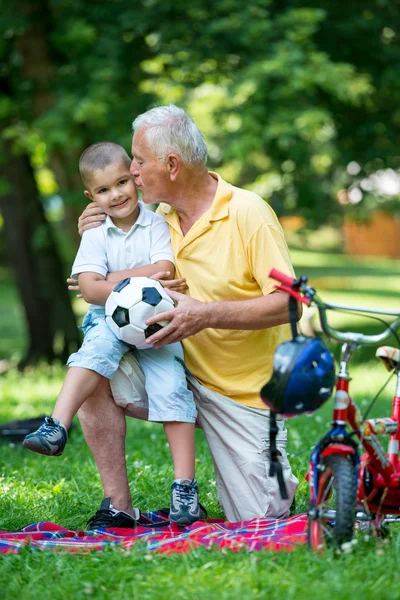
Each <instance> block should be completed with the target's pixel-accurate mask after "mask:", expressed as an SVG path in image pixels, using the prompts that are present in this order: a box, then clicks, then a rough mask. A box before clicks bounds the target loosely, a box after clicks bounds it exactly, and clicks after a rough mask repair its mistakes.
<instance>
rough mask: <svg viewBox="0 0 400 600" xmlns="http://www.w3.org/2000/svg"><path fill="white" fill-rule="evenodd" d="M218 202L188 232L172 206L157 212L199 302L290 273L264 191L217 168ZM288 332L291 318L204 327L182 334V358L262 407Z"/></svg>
mask: <svg viewBox="0 0 400 600" xmlns="http://www.w3.org/2000/svg"><path fill="white" fill-rule="evenodd" d="M210 175H211V176H212V177H214V178H215V179H217V180H218V187H217V191H216V195H215V198H214V201H213V204H212V205H211V207H210V208H209V210H208V211H207V212H206V213H205V214H203V215H202V216H201V217H200V219H199V220H198V221H196V223H195V224H194V225H193V226H192V228H191V229H190V230H189V231H188V233H187V234H186V235H185V236H183V235H182V231H181V227H180V223H179V218H178V215H177V213H176V211H175V210H174V209H172V208H171V207H170V206H168V205H166V204H161V205H160V206H159V208H158V212H159V213H160V214H162V215H163V216H164V217H165V219H166V221H167V222H168V224H169V227H170V233H171V241H172V247H173V250H174V254H175V261H176V276H177V277H186V281H187V284H188V286H189V294H190V296H192V297H193V298H196V299H197V300H201V301H202V302H215V301H221V302H223V301H226V300H246V299H248V300H250V299H251V298H257V297H259V296H261V295H265V294H269V293H271V292H273V291H274V289H275V288H274V285H275V282H274V281H273V280H271V279H270V278H269V277H268V273H269V271H270V269H272V268H273V267H275V268H276V269H279V270H280V271H283V272H284V273H286V274H288V275H293V269H292V265H291V261H290V258H289V252H288V248H287V245H286V242H285V239H284V236H283V232H282V228H281V226H280V224H279V222H278V219H277V217H276V215H275V213H274V211H273V210H272V209H271V207H270V206H269V205H268V204H267V203H266V202H264V200H262V198H260V197H259V196H257V195H256V194H254V193H252V192H248V191H245V190H242V189H239V188H236V187H234V186H232V185H230V184H228V183H227V182H226V181H224V180H223V179H221V177H220V176H219V175H218V174H216V173H210ZM289 337H290V333H289V327H288V326H287V325H283V326H279V327H273V328H271V329H262V330H259V331H248V330H247V331H242V330H236V329H234V330H231V329H204V330H203V331H201V332H200V333H198V334H196V335H194V336H192V337H190V338H187V339H185V340H184V341H183V347H184V350H185V363H186V366H187V367H188V369H189V370H190V371H191V373H192V374H193V375H194V376H195V377H196V378H197V379H198V380H199V381H200V383H202V384H203V385H205V386H207V387H209V388H210V389H212V390H214V391H217V392H220V393H221V394H224V395H225V396H228V397H229V398H232V400H236V401H237V402H240V403H242V404H246V405H247V406H252V407H256V408H265V404H263V403H262V401H261V399H260V395H259V393H260V389H261V388H262V386H263V385H264V384H265V383H266V381H267V380H268V379H269V378H270V376H271V373H272V361H273V353H274V350H275V348H276V347H277V346H278V344H280V343H281V342H283V341H284V340H286V339H288V338H289Z"/></svg>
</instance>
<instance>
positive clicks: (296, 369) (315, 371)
mask: <svg viewBox="0 0 400 600" xmlns="http://www.w3.org/2000/svg"><path fill="white" fill-rule="evenodd" d="M273 366H274V370H273V374H272V377H271V379H270V380H269V382H268V383H266V384H265V385H264V387H263V388H262V390H261V398H262V400H263V401H264V402H265V404H266V405H267V406H268V407H269V408H270V409H271V410H272V411H273V412H275V413H278V414H280V415H282V416H285V417H294V416H296V415H301V414H304V413H312V412H314V411H315V410H316V409H317V408H319V407H320V406H322V404H324V403H325V402H326V401H327V400H328V398H329V397H330V396H331V394H332V391H333V387H334V384H335V379H336V377H335V361H334V358H333V356H332V354H331V352H330V351H329V350H328V348H327V347H326V345H325V344H324V342H323V341H322V340H321V339H319V338H315V337H314V338H313V337H304V336H297V337H295V338H294V339H293V340H290V341H288V342H284V343H283V344H280V345H279V346H278V348H277V349H276V351H275V354H274V363H273Z"/></svg>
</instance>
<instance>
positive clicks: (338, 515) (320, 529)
mask: <svg viewBox="0 0 400 600" xmlns="http://www.w3.org/2000/svg"><path fill="white" fill-rule="evenodd" d="M354 476H355V472H354V465H353V463H352V462H351V461H350V460H349V459H348V458H347V457H345V456H342V455H341V454H336V455H335V454H332V455H330V456H326V457H323V459H322V463H321V475H320V478H319V483H318V490H317V503H316V506H315V509H314V508H313V507H311V508H310V513H309V517H308V544H309V546H310V547H311V548H312V549H313V550H317V551H319V552H321V551H322V550H323V549H324V547H325V546H326V545H328V546H329V545H341V544H343V543H345V542H349V541H350V540H351V538H352V537H353V529H354V517H355V506H356V488H355V478H354Z"/></svg>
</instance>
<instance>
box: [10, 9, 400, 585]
mask: <svg viewBox="0 0 400 600" xmlns="http://www.w3.org/2000/svg"><path fill="white" fill-rule="evenodd" d="M399 98H400V4H399V2H398V1H397V0H363V1H361V0H352V1H351V2H347V3H344V2H343V1H342V0H340V1H339V0H326V1H324V0H306V1H304V0H303V1H300V0H249V1H248V2H239V1H238V0H215V1H213V0H190V1H188V0H185V1H184V0H135V1H127V0H96V1H94V0H47V1H46V0H12V1H10V0H0V373H1V377H0V424H5V423H9V422H10V420H15V419H26V418H27V417H37V416H39V415H42V414H50V413H51V410H52V406H53V404H54V401H55V398H56V397H57V394H58V392H59V389H60V387H61V383H62V381H63V378H64V376H65V367H64V366H63V364H65V360H66V358H67V356H68V355H69V353H70V352H72V351H74V350H75V349H76V347H77V345H78V344H79V343H80V332H79V330H78V328H77V323H79V324H80V320H81V318H82V315H83V313H84V311H85V308H86V306H85V303H84V302H83V301H82V300H77V299H76V298H75V295H74V294H71V293H69V292H68V290H67V285H66V283H65V279H66V277H67V276H68V275H69V273H70V267H71V264H72V261H73V258H74V256H75V253H76V251H77V247H78V243H79V239H78V234H77V218H78V215H79V214H80V213H81V212H82V209H83V208H84V206H85V205H86V199H85V197H84V195H83V190H82V185H81V181H80V178H79V173H78V159H79V156H80V154H81V152H82V151H83V150H84V148H86V147H87V146H88V145H90V144H93V143H94V142H97V141H101V140H104V139H107V140H113V141H115V142H118V143H120V144H122V145H123V146H124V147H125V148H126V149H127V150H128V152H130V146H131V123H132V120H133V119H134V118H135V116H136V115H138V114H139V113H141V112H143V111H145V110H146V109H148V108H149V107H152V106H154V105H155V104H166V103H171V102H172V103H175V104H178V105H181V106H183V107H185V108H186V109H187V110H188V111H189V113H190V114H191V115H192V116H193V117H194V119H195V121H196V123H197V124H198V126H199V127H200V128H201V129H202V131H203V132H204V134H205V137H206V140H207V143H208V147H209V166H210V168H212V169H216V170H217V171H219V172H220V173H221V175H222V176H223V177H224V178H225V179H227V180H228V181H229V182H231V183H232V184H235V185H238V186H242V187H244V188H247V189H251V190H254V191H255V192H257V193H258V194H260V195H261V196H262V197H263V198H264V199H265V201H267V202H269V203H270V205H271V206H272V207H273V209H274V210H275V211H276V213H277V214H278V216H279V218H280V220H281V223H282V225H283V226H284V229H285V234H286V237H287V240H288V243H289V247H290V251H291V256H292V260H293V263H294V265H295V268H296V271H297V273H298V274H300V273H307V274H308V275H309V277H310V279H311V282H312V283H313V284H315V286H316V288H317V289H318V291H319V292H321V296H322V297H323V298H324V299H326V300H331V301H333V302H342V303H345V304H355V305H362V306H370V307H371V306H372V307H387V308H391V309H395V308H399V294H400V277H399V273H400V269H399V267H400V202H399V197H400V176H399V173H400V102H399ZM305 315H306V316H305V320H304V323H303V328H304V330H306V328H307V327H308V329H307V332H310V330H312V326H313V327H316V326H317V323H315V316H314V317H312V315H310V314H309V313H308V311H305ZM313 319H314V320H313ZM356 321H357V319H356V317H354V315H352V316H346V315H343V314H341V313H338V315H337V316H336V317H335V321H334V325H338V326H339V325H341V326H343V327H346V326H349V327H355V326H356V325H359V326H360V328H361V330H362V331H363V332H365V333H372V332H378V331H382V330H383V328H384V327H385V325H383V324H382V323H381V322H377V321H370V320H368V321H365V320H363V321H362V322H358V321H357V323H356ZM392 343H396V341H395V340H394V339H393V340H392ZM330 347H331V348H332V349H333V350H335V352H336V356H337V351H338V348H337V347H335V346H334V345H333V344H330ZM354 363H355V369H353V371H352V373H353V377H354V382H353V384H352V386H353V391H354V397H355V400H356V401H357V403H358V404H359V406H360V407H361V409H362V410H364V409H365V408H366V407H367V406H368V405H369V402H370V399H371V397H373V396H374V395H375V393H376V392H377V391H378V390H379V389H380V387H381V386H382V385H384V382H385V381H386V380H387V373H386V371H385V370H384V368H383V366H382V365H378V363H377V362H376V360H375V358H374V349H373V348H372V349H368V350H365V351H364V350H361V351H360V352H358V354H357V355H356V356H355V358H354ZM392 383H393V382H392ZM392 387H393V386H388V387H387V389H386V390H385V392H384V394H383V395H381V396H379V403H377V404H376V407H375V408H376V410H375V408H374V411H373V412H372V415H376V414H379V415H380V416H382V415H381V412H382V402H381V401H382V400H383V402H384V406H385V410H387V411H388V414H389V413H390V406H391V397H392V393H393V389H392ZM330 411H331V403H327V404H326V405H325V407H323V409H322V410H321V411H318V414H316V415H311V416H310V417H301V418H300V419H293V420H292V421H291V423H290V437H289V452H290V455H291V456H290V460H291V462H292V465H293V469H294V472H295V473H296V475H297V476H298V478H299V480H300V482H301V483H300V487H299V493H298V500H297V506H298V510H299V511H301V510H305V509H306V506H307V497H308V490H307V483H306V481H305V480H304V477H303V476H304V474H305V472H306V470H307V459H308V455H309V452H310V447H311V444H313V443H315V441H316V440H317V439H318V437H319V436H321V435H322V433H323V432H324V431H326V430H327V427H329V422H330V418H331V417H330ZM197 434H198V435H197V437H198V440H197V456H198V459H197V460H198V464H197V477H198V479H199V481H200V483H201V490H202V494H203V496H202V497H203V498H204V499H203V500H202V501H203V502H205V504H206V505H207V508H208V509H209V514H210V515H211V516H221V513H220V509H219V506H218V501H217V497H216V488H215V480H214V479H213V475H212V473H213V470H212V463H211V459H210V457H209V454H208V450H207V447H206V444H205V441H204V439H203V438H202V436H201V432H197ZM0 438H1V436H0ZM1 451H2V465H1V468H0V504H1V507H2V512H1V514H0V529H1V528H4V529H17V528H19V527H22V526H24V525H26V524H27V523H31V522H33V521H39V520H51V521H53V522H57V523H63V524H64V525H65V526H73V527H82V526H83V524H84V522H85V518H88V517H89V516H90V515H91V514H93V510H94V507H95V506H98V504H97V503H98V501H99V500H100V499H101V497H102V496H101V494H102V490H101V485H100V481H99V479H98V475H97V473H96V468H95V466H94V463H93V461H92V460H91V458H90V453H89V451H88V450H87V448H86V446H85V444H84V440H83V436H82V433H81V431H80V429H79V427H77V428H76V429H75V431H74V433H73V435H72V436H71V441H70V443H69V450H68V451H67V452H66V453H65V454H64V456H63V457H62V458H61V459H59V460H58V461H57V460H56V461H52V460H50V461H48V460H47V459H46V460H42V459H43V457H40V456H39V455H33V453H27V452H26V451H24V450H23V449H22V448H21V447H20V444H19V442H18V441H17V440H14V439H13V438H12V437H11V438H6V439H5V440H4V443H2V448H1ZM126 452H127V459H128V471H129V472H128V475H129V478H130V481H131V482H132V492H133V501H134V504H135V506H140V507H141V509H142V510H146V509H154V508H159V507H161V506H163V505H165V506H167V505H168V504H167V503H168V497H167V496H168V489H169V488H168V485H167V482H168V481H170V479H171V468H172V467H171V461H170V457H169V454H168V449H167V448H166V447H165V438H164V435H163V432H162V430H161V428H160V427H157V425H156V424H154V423H153V424H151V423H147V424H143V423H139V422H134V421H133V420H130V423H129V425H128V441H127V446H126ZM60 466H61V469H60ZM375 558H376V557H375ZM206 560H209V559H206ZM374 560H375V559H374ZM315 580H316V581H319V580H320V577H317V578H315ZM33 589H35V588H33Z"/></svg>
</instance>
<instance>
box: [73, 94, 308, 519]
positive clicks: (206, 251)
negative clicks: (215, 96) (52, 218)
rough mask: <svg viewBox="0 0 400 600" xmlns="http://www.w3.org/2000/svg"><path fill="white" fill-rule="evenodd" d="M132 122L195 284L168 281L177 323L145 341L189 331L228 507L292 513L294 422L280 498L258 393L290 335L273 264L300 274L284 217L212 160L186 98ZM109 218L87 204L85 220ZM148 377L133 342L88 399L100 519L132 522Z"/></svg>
mask: <svg viewBox="0 0 400 600" xmlns="http://www.w3.org/2000/svg"><path fill="white" fill-rule="evenodd" d="M133 131H134V135H133V141H132V155H133V161H132V166H131V174H132V176H133V178H134V180H135V184H136V186H137V188H138V189H139V190H140V192H141V194H142V199H143V201H144V202H146V203H160V206H159V208H158V212H159V213H160V214H161V215H163V216H164V217H165V219H166V221H167V222H168V225H169V228H170V234H171V240H172V247H173V250H174V254H175V261H176V277H179V278H181V277H182V278H185V279H186V282H187V285H188V294H181V293H178V292H169V293H170V295H171V296H172V298H173V299H174V300H175V301H176V303H177V306H176V308H175V310H174V311H171V312H170V313H167V314H166V315H165V316H166V318H167V319H170V322H169V324H168V325H167V326H165V327H164V328H163V329H162V330H160V331H159V332H157V333H156V334H154V335H153V336H152V337H151V338H149V340H148V341H149V343H154V345H155V347H160V346H163V345H164V344H170V343H172V342H176V341H180V340H182V342H183V346H184V352H185V363H186V367H187V369H188V380H189V384H190V386H191V389H192V391H193V393H194V396H195V401H196V405H197V410H198V425H199V426H200V427H201V428H202V430H203V432H204V434H205V437H206V439H207V442H208V445H209V447H210V451H211V455H212V458H213V462H214V468H215V474H216V480H217V489H218V498H219V501H220V504H221V506H222V509H223V510H224V512H225V515H226V517H227V518H228V519H229V520H230V521H240V520H248V519H252V518H255V517H264V516H270V517H285V516H287V515H288V513H289V508H290V505H291V502H292V500H293V496H294V493H295V490H296V487H297V483H298V481H297V479H296V477H294V475H293V474H292V472H291V469H290V465H289V463H288V460H287V455H286V449H285V447H286V439H287V432H286V428H285V423H284V421H283V420H279V419H278V428H279V432H278V435H277V439H276V443H277V448H278V451H279V453H280V462H281V465H282V470H283V476H284V479H285V483H286V488H287V490H288V496H289V498H288V499H287V500H282V499H281V496H280V493H279V487H278V483H277V480H276V479H275V478H271V477H269V463H270V457H269V439H268V435H269V434H268V432H269V411H268V410H267V409H266V407H265V406H264V405H263V404H262V402H261V400H260V396H259V392H260V389H261V387H262V386H263V385H264V383H265V382H266V381H267V380H268V379H269V377H270V375H271V373H272V360H273V353H274V351H275V348H276V347H277V346H278V344H279V343H281V342H282V341H284V340H285V339H287V338H288V337H289V329H288V326H287V325H286V324H287V323H288V320H289V315H288V301H287V296H286V295H285V294H282V293H280V292H276V291H275V288H274V282H273V281H272V280H271V279H270V278H269V277H268V273H269V271H270V269H271V268H272V267H275V268H277V269H279V270H280V271H283V272H284V273H287V274H288V275H292V274H293V270H292V266H291V262H290V258H289V254H288V250H287V246H286V243H285V240H284V236H283V232H282V229H281V226H280V224H279V222H278V220H277V218H276V216H275V214H274V212H273V211H272V209H271V208H270V206H268V204H267V203H266V202H264V200H262V199H261V198H260V197H259V196H257V195H256V194H254V193H251V192H248V191H245V190H242V189H239V188H237V187H234V186H232V185H230V184H228V183H227V182H225V181H224V180H223V179H222V178H221V177H220V176H219V175H218V174H217V173H213V172H209V171H208V170H207V167H206V160H207V147H206V144H205V141H204V138H203V135H202V134H201V132H200V131H199V130H198V128H197V127H196V125H195V123H194V122H193V120H192V119H191V118H190V117H189V115H188V114H187V113H186V112H185V111H184V110H183V109H181V108H179V107H176V106H173V105H171V106H162V107H157V108H153V109H151V110H149V111H147V112H146V113H144V114H142V115H140V116H139V117H137V119H136V120H135V121H134V123H133ZM102 219H103V215H101V211H100V210H99V209H98V208H97V207H95V206H93V205H89V207H87V209H86V210H85V212H84V213H83V215H82V217H81V219H80V230H81V231H83V230H85V229H88V228H90V227H93V226H96V225H98V224H99V223H100V222H101V221H102ZM124 273H125V272H124ZM124 276H125V277H126V274H124ZM148 323H149V324H150V323H151V321H148ZM141 382H142V374H141V373H140V370H139V368H138V364H137V362H136V360H135V357H134V354H133V353H128V355H125V357H124V358H123V360H122V362H121V365H120V369H119V371H118V373H117V374H116V375H115V377H114V379H113V380H112V381H111V392H110V389H109V386H108V382H107V384H104V385H103V386H102V388H101V389H99V390H98V392H97V393H96V394H95V395H94V396H93V398H91V399H89V400H88V401H87V402H86V403H85V404H84V406H83V407H82V409H81V411H80V421H81V425H82V428H83V431H84V434H85V437H86V441H87V443H88V445H89V448H90V450H91V452H92V454H93V456H94V459H95V461H96V465H97V468H98V470H99V473H100V477H101V480H102V484H103V488H104V493H105V496H106V497H107V502H106V504H104V502H103V505H102V507H101V510H100V511H98V513H96V515H97V517H96V515H95V517H94V520H93V518H92V520H91V522H92V525H93V524H98V523H100V522H101V524H102V525H103V526H113V525H114V526H117V525H116V524H117V523H118V524H119V526H121V525H122V526H132V523H133V521H132V519H131V518H130V517H129V515H133V514H134V512H133V510H134V509H133V508H132V503H131V496H130V492H129V486H128V480H127V473H126V464H125V445H124V442H125V431H126V429H125V427H126V424H125V415H130V416H134V417H138V418H146V404H145V402H146V401H145V398H144V396H143V395H142V394H141V389H142V387H143V386H142V383H141ZM110 498H111V500H110Z"/></svg>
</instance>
